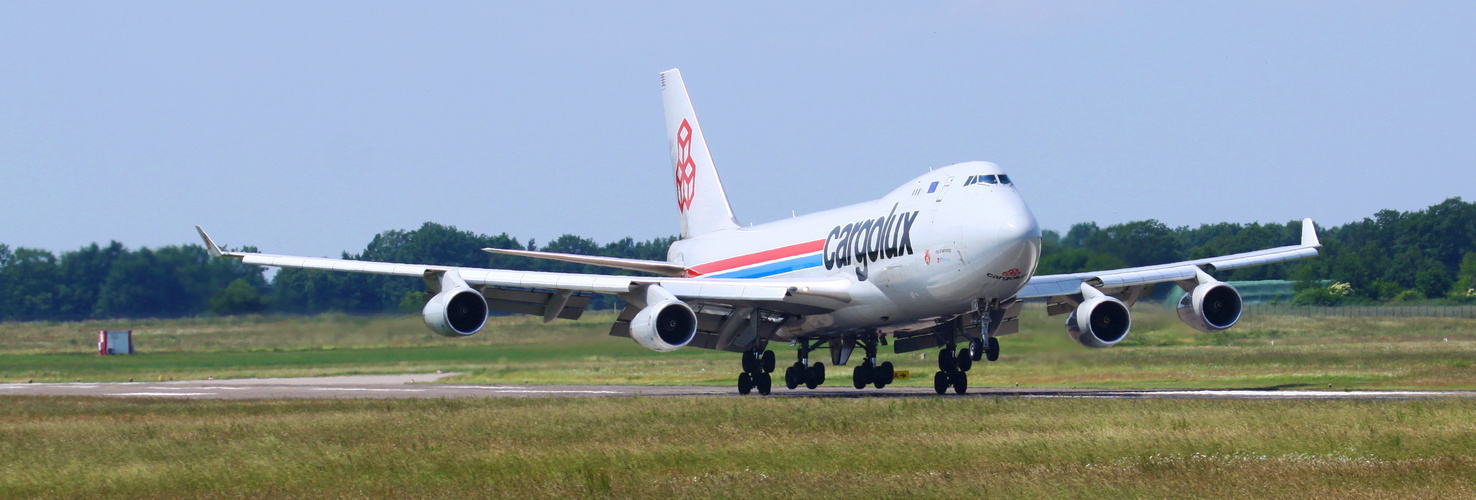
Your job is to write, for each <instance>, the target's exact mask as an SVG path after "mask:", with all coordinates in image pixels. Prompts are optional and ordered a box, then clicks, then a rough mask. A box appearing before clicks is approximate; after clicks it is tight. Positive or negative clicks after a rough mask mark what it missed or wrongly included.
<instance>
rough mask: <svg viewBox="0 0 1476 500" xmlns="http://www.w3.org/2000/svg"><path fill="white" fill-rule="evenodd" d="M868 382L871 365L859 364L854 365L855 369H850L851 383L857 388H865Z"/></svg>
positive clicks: (869, 381)
mask: <svg viewBox="0 0 1476 500" xmlns="http://www.w3.org/2000/svg"><path fill="white" fill-rule="evenodd" d="M870 383H871V367H869V366H866V365H861V366H858V367H856V369H855V370H851V385H854V386H855V387H856V388H857V389H865V388H866V385H867V384H870Z"/></svg>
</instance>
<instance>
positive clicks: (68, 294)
mask: <svg viewBox="0 0 1476 500" xmlns="http://www.w3.org/2000/svg"><path fill="white" fill-rule="evenodd" d="M1301 225H1302V223H1301V222H1300V221H1292V222H1288V223H1286V224H1280V223H1271V224H1258V223H1252V224H1237V223H1219V224H1205V225H1201V226H1199V227H1195V228H1191V227H1178V228H1171V227H1168V226H1167V225H1165V224H1163V223H1161V222H1159V221H1156V220H1146V221H1134V222H1127V223H1123V224H1116V225H1111V226H1108V227H1105V228H1103V227H1099V226H1098V225H1097V224H1095V223H1081V224H1076V225H1074V226H1072V227H1071V229H1070V230H1068V231H1067V232H1066V234H1064V235H1062V234H1060V233H1059V232H1056V231H1044V232H1043V235H1042V242H1041V247H1042V253H1041V260H1040V269H1039V270H1038V273H1040V274H1055V273H1068V272H1083V271H1093V270H1101V269H1112V268H1119V267H1128V266H1141V265H1150V264H1159V263H1165V262H1174V261H1178V260H1184V259H1193V258H1200V257H1211V256H1215V255H1224V254H1229V253H1236V252H1246V251H1252V250H1259V249H1263V248H1270V247H1276V246H1283V245H1292V244H1296V243H1297V242H1299V241H1300V239H1301V230H1302V228H1301ZM1319 236H1320V237H1321V241H1322V244H1323V249H1322V255H1320V256H1318V257H1317V258H1314V259H1308V260H1303V261H1297V262H1291V263H1283V264H1275V265H1270V266H1261V267H1253V268H1246V269H1236V270H1230V271H1220V272H1217V273H1215V274H1216V277H1218V278H1220V279H1223V280H1227V281H1228V280H1262V279H1291V280H1294V281H1296V282H1297V290H1298V292H1297V295H1296V297H1294V298H1291V299H1292V300H1293V301H1295V302H1299V303H1305V304H1323V305H1335V304H1342V303H1365V302H1390V301H1396V302H1397V301H1408V300H1432V299H1438V300H1442V301H1452V302H1462V303H1470V302H1472V301H1473V300H1476V204H1472V203H1467V202H1464V201H1462V200H1461V199H1460V198H1451V199H1448V200H1445V201H1444V202H1441V203H1439V204H1437V205H1434V206H1431V207H1429V208H1427V209H1425V210H1419V211H1413V212H1398V211H1394V210H1383V211H1380V212H1378V213H1377V214H1374V216H1373V217H1370V218H1366V219H1364V220H1362V221H1358V222H1352V223H1348V224H1344V225H1342V226H1337V227H1328V228H1322V229H1321V230H1320V231H1319ZM674 241H676V237H666V238H655V239H651V240H647V241H635V240H633V239H631V238H625V239H622V240H619V241H614V242H610V243H606V244H604V245H600V244H598V243H596V242H595V241H594V240H591V239H588V238H582V237H579V236H575V235H568V234H566V235H564V236H561V237H559V238H558V239H556V240H554V241H552V242H550V243H548V244H547V245H543V246H539V245H537V244H536V242H535V241H533V240H531V239H530V240H528V241H527V243H521V242H519V241H518V239H517V238H513V237H511V236H508V235H507V234H506V233H503V234H498V235H496V236H489V235H485V234H478V233H474V232H471V231H462V230H458V229H457V228H455V227H453V226H444V225H440V224H435V223H430V222H427V223H425V224H424V225H422V226H421V227H420V228H418V229H414V230H408V231H407V230H391V231H385V232H383V233H380V234H378V235H376V236H375V237H374V239H373V240H371V241H370V242H369V244H368V245H367V246H365V248H364V249H363V250H362V251H361V252H359V253H355V254H350V253H348V252H344V253H343V254H342V255H341V257H342V258H345V259H353V260H373V261H383V262H404V263H417V264H432V265H444V266H466V267H489V268H498V269H514V270H529V271H552V272H572V273H617V274H634V273H627V272H624V271H618V270H610V269H605V268H597V267H593V266H586V265H580V264H571V263H566V262H556V261H549V260H541V259H529V258H524V257H514V256H506V255H493V254H489V253H486V252H483V251H482V250H481V249H482V248H509V249H527V250H541V251H547V252H561V253H576V254H586V255H603V256H609V257H623V258H630V259H644V260H665V259H666V250H667V247H668V246H670V245H671V243H672V242H674ZM240 250H241V251H248V252H249V251H255V250H256V249H255V248H253V247H249V246H248V247H242V248H240ZM264 271H265V269H264V268H261V267H258V266H248V265H243V264H241V263H240V262H239V261H237V260H234V259H212V258H210V256H209V255H208V254H207V253H206V251H205V249H204V248H202V247H201V246H199V245H196V244H188V245H176V246H165V247H160V248H156V249H149V248H139V249H137V250H130V249H128V248H126V247H125V246H123V244H121V243H119V242H112V243H110V244H108V245H107V246H100V245H97V244H92V245H89V246H86V247H83V248H80V249H78V250H74V251H69V252H63V253H62V254H61V255H60V256H57V255H55V254H52V253H51V252H49V251H46V250H39V249H33V248H25V247H19V248H14V249H12V248H11V247H9V246H8V245H5V244H0V321H35V320H49V321H74V320H82V319H92V318H145V317H179V316H191V315H200V314H219V315H231V314H251V313H270V312H279V313H290V314H312V313H320V312H327V311H339V312H346V313H355V314H372V313H385V312H395V311H403V312H412V311H419V309H420V306H421V304H423V303H424V300H425V299H426V296H425V293H424V291H425V285H424V283H422V282H421V281H420V280H416V279H413V278H403V277H394V276H376V275H365V274H352V273H337V272H327V271H314V270H304V269H282V270H280V271H278V272H277V273H276V275H275V276H274V277H273V278H272V279H271V280H267V279H266V277H265V273H264ZM605 300H608V299H606V298H598V297H597V299H596V302H594V303H593V304H592V307H597V308H599V307H605V306H606V304H605V303H604V301H605Z"/></svg>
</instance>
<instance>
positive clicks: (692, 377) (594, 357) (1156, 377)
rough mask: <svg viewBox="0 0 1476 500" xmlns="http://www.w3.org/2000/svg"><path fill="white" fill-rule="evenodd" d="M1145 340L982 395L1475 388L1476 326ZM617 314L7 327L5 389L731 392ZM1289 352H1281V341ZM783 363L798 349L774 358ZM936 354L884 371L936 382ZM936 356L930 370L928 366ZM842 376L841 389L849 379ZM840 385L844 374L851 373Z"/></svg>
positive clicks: (1259, 329)
mask: <svg viewBox="0 0 1476 500" xmlns="http://www.w3.org/2000/svg"><path fill="white" fill-rule="evenodd" d="M1133 319H1134V322H1133V323H1134V324H1133V332H1132V334H1131V335H1130V336H1129V338H1128V340H1126V341H1124V342H1123V343H1122V344H1121V345H1119V346H1116V347H1113V348H1110V349H1087V348H1084V347H1081V346H1078V345H1076V344H1075V343H1074V342H1072V341H1070V340H1069V339H1067V338H1066V336H1065V334H1064V333H1063V328H1062V326H1061V322H1062V318H1061V317H1055V318H1048V317H1046V316H1045V315H1044V314H1043V313H1041V312H1039V311H1027V312H1026V314H1025V315H1024V317H1023V320H1022V321H1023V325H1022V331H1021V333H1020V334H1017V335H1011V336H1007V337H1004V338H1002V339H1001V343H1002V345H1003V355H1002V356H1001V358H1000V361H998V362H995V363H984V364H978V365H976V368H975V369H974V371H972V372H970V385H972V386H976V387H982V386H1013V385H1014V384H1016V383H1019V384H1020V386H1022V387H1145V388H1151V387H1235V388H1248V387H1258V388H1286V389H1295V388H1321V389H1327V388H1328V384H1332V385H1333V387H1334V388H1336V389H1374V388H1378V389H1394V388H1420V389H1438V388H1439V389H1456V388H1459V389H1476V366H1473V364H1476V320H1469V319H1451V318H1306V317H1295V316H1250V317H1247V318H1245V319H1244V320H1243V321H1242V323H1241V324H1240V325H1239V326H1237V327H1235V328H1234V329H1232V330H1229V331H1227V332H1220V333H1215V334H1205V333H1201V332H1197V331H1194V330H1192V329H1189V328H1188V327H1186V326H1184V325H1183V324H1181V323H1180V322H1179V321H1178V320H1177V318H1175V317H1174V316H1172V314H1171V313H1168V312H1165V311H1162V310H1159V309H1156V308H1154V307H1151V306H1145V307H1138V308H1135V309H1134V318H1133ZM611 320H612V317H611V316H610V315H609V314H608V313H606V314H591V315H589V316H587V317H586V318H585V319H583V320H580V321H574V322H562V321H561V322H555V323H553V324H550V325H544V324H542V323H541V322H540V321H538V320H536V319H533V318H524V317H515V318H494V319H492V320H491V321H490V322H489V324H488V326H487V328H486V329H485V330H484V331H483V332H481V333H479V334H477V335H476V336H473V337H471V338H466V339H446V338H442V337H438V336H435V335H433V334H431V333H430V332H429V331H428V330H426V329H425V327H424V326H423V325H422V324H421V323H420V320H419V318H417V317H349V316H342V315H325V316H316V317H307V318H291V317H245V318H212V319H184V320H168V321H138V322H127V323H119V322H88V323H57V324H49V323H6V324H0V381H5V382H13V381H25V380H35V381H74V380H83V381H120V380H129V379H136V380H159V379H161V378H162V379H169V378H173V379H202V378H206V377H216V378H227V377H280V376H307V375H342V374H363V373H408V372H429V371H436V370H444V371H448V372H460V373H463V375H460V376H458V377H457V378H456V379H455V380H456V381H459V382H489V383H490V382H497V383H612V384H711V385H729V384H732V383H733V380H734V379H735V377H736V375H737V372H738V362H737V355H736V354H733V353H727V352H713V351H706V350H701V349H682V350H679V351H677V352H674V353H667V354H662V353H656V352H651V351H648V350H646V349H643V348H641V347H639V346H637V345H635V344H634V343H632V342H631V341H630V340H629V339H624V338H615V337H609V336H607V335H606V334H605V332H606V331H607V329H608V327H609V324H610V321H611ZM104 328H115V329H132V330H134V331H135V344H136V347H137V349H138V351H139V353H140V354H139V355H135V356H97V355H95V354H94V353H95V346H94V343H95V342H96V335H95V332H96V330H99V329H104ZM1273 343H1274V345H1273ZM773 347H774V349H775V350H776V351H778V354H779V360H780V362H781V364H784V363H788V362H792V360H793V359H794V351H793V349H791V348H789V347H788V346H785V345H775V346H773ZM825 353H826V351H819V352H817V357H818V358H825V357H827V356H826V354H825ZM934 353H935V351H927V352H925V353H910V354H908V355H896V354H891V353H890V352H889V350H888V349H887V348H883V349H882V357H883V359H884V360H890V361H892V362H894V363H896V364H897V366H898V368H899V369H904V370H911V371H913V373H915V374H919V375H923V376H922V377H918V378H917V379H915V380H911V381H902V382H900V383H901V384H904V385H906V384H912V385H926V384H927V383H928V376H930V375H931V373H932V371H933V370H934V369H935V368H934V366H935V365H934V364H933V363H934V362H933V357H934ZM922 354H926V355H927V359H923V358H922V356H921V355H922ZM846 370H847V369H846V368H844V367H842V368H840V369H834V368H833V369H832V371H831V374H830V375H831V379H832V380H840V379H841V378H842V377H846V376H848V375H849V372H848V371H846ZM837 376H839V377H837Z"/></svg>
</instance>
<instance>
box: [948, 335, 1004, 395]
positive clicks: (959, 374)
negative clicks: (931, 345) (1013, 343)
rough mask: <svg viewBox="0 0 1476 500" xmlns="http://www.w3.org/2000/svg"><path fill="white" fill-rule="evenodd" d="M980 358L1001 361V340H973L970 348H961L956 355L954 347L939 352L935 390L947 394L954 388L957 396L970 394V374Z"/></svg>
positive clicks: (990, 338) (970, 341) (992, 338)
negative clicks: (970, 370)
mask: <svg viewBox="0 0 1476 500" xmlns="http://www.w3.org/2000/svg"><path fill="white" fill-rule="evenodd" d="M980 358H984V359H988V360H990V361H994V360H997V359H999V339H996V338H994V337H989V338H987V339H983V340H980V339H971V340H969V346H968V347H962V348H959V349H958V351H957V353H956V354H955V352H954V350H953V346H948V347H946V348H944V349H943V350H941V351H938V373H935V374H933V390H934V391H937V392H938V394H945V393H947V392H948V388H949V387H952V388H953V392H954V393H955V394H965V393H967V392H969V373H968V372H969V369H970V368H973V367H974V362H975V361H979V359H980Z"/></svg>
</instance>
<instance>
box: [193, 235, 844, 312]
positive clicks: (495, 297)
mask: <svg viewBox="0 0 1476 500" xmlns="http://www.w3.org/2000/svg"><path fill="white" fill-rule="evenodd" d="M195 229H196V230H197V231H199V232H200V238H201V239H203V240H204V241H205V247H206V249H207V250H208V251H209V252H210V255H211V256H214V257H227V258H235V259H240V260H241V262H243V263H246V264H256V265H262V266H272V267H292V268H300V269H321V270H325V271H343V272H351V273H367V274H383V275H391V276H406V277H415V278H421V279H426V280H427V281H429V280H431V279H432V277H434V276H437V275H440V274H444V273H447V272H450V271H455V272H456V273H457V274H458V275H460V277H461V279H462V280H463V281H465V282H466V283H467V284H468V285H472V286H473V287H476V288H479V289H482V292H483V295H485V296H487V298H488V303H489V306H491V307H492V308H493V309H494V310H503V311H508V312H517V313H524V314H542V315H544V317H545V318H546V319H553V318H554V317H560V318H566V319H576V318H578V313H579V312H582V306H580V307H579V309H580V311H576V312H574V313H572V314H571V313H568V312H564V311H562V310H560V311H548V312H545V311H544V300H545V299H547V298H551V296H553V295H557V294H558V292H565V294H564V295H565V297H564V300H567V298H568V297H567V294H568V293H569V292H581V293H601V294H611V295H624V294H630V293H640V292H641V291H643V290H644V289H645V287H647V286H650V285H660V286H661V287H662V288H665V289H666V290H667V291H670V292H671V293H672V294H673V295H676V296H677V297H678V298H681V299H682V300H686V301H690V302H697V303H717V304H725V305H732V306H751V305H757V304H765V305H772V306H779V305H781V304H788V305H790V306H791V307H802V308H807V309H808V308H817V309H821V310H834V309H838V308H839V307H840V306H842V305H844V304H845V303H848V302H850V300H851V296H850V285H849V282H847V281H846V280H845V279H843V278H836V279H810V280H768V279H720V278H674V277H640V276H613V275H601V274H574V273H551V272H539V271H513V270H508V269H480V268H470V267H456V266H436V265H426V264H397V263H389V262H369V261H358V260H344V259H329V258H321V257H294V256H287V255H271V254H263V253H244V252H225V251H222V250H221V249H220V247H218V246H216V244H215V242H214V241H212V240H211V239H210V237H209V236H208V235H206V234H205V230H204V229H201V228H200V227H199V226H195ZM489 289H490V290H489ZM499 289H500V290H502V291H499ZM547 303H555V302H552V301H549V302H547ZM583 303H585V304H587V303H588V298H587V297H586V298H585V300H584V301H583ZM572 305H574V304H571V306H572ZM499 306H502V307H499ZM561 309H562V308H561Z"/></svg>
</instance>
